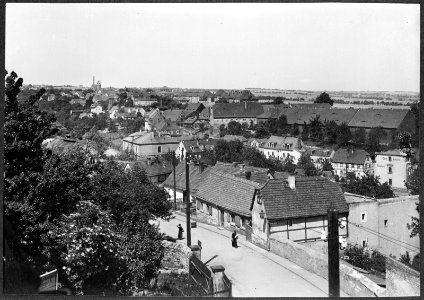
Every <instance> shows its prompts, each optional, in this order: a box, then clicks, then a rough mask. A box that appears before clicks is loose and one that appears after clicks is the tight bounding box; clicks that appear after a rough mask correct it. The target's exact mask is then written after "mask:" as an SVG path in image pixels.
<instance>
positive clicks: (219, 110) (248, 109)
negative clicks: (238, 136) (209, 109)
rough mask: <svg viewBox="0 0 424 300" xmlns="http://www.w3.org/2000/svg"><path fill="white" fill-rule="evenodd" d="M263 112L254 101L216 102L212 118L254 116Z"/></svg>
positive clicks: (259, 105)
mask: <svg viewBox="0 0 424 300" xmlns="http://www.w3.org/2000/svg"><path fill="white" fill-rule="evenodd" d="M263 112H264V109H263V107H262V105H261V104H259V103H256V102H253V103H252V102H244V103H216V104H215V105H214V107H213V116H214V118H256V117H257V116H259V115H260V114H262V113H263Z"/></svg>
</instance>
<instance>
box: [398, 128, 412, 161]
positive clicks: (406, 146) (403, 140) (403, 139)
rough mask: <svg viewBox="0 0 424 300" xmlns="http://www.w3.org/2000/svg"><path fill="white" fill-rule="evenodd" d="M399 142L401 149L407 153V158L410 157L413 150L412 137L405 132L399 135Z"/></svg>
mask: <svg viewBox="0 0 424 300" xmlns="http://www.w3.org/2000/svg"><path fill="white" fill-rule="evenodd" d="M398 140H399V149H400V150H403V151H405V153H406V154H407V156H408V157H410V156H411V150H412V135H411V134H410V133H409V132H407V131H403V132H401V133H399V135H398Z"/></svg>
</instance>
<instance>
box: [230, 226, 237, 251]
mask: <svg viewBox="0 0 424 300" xmlns="http://www.w3.org/2000/svg"><path fill="white" fill-rule="evenodd" d="M237 239H238V235H237V231H236V230H234V232H233V234H232V235H231V244H232V246H233V247H234V248H237Z"/></svg>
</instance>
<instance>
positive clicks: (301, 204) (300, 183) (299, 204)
mask: <svg viewBox="0 0 424 300" xmlns="http://www.w3.org/2000/svg"><path fill="white" fill-rule="evenodd" d="M295 185H296V188H295V189H291V188H290V187H289V185H288V183H287V181H286V180H284V179H275V180H270V181H268V183H267V184H266V185H265V186H264V187H263V188H262V189H261V198H262V201H263V205H264V207H265V213H266V216H267V218H268V219H269V220H279V219H290V218H301V217H311V216H323V215H327V210H328V209H329V208H335V209H337V211H338V213H347V212H349V207H348V205H347V203H346V200H345V197H344V195H343V192H342V190H341V188H340V186H339V185H338V184H337V183H334V182H331V181H330V180H328V179H326V178H324V177H318V176H317V177H315V176H306V177H296V180H295Z"/></svg>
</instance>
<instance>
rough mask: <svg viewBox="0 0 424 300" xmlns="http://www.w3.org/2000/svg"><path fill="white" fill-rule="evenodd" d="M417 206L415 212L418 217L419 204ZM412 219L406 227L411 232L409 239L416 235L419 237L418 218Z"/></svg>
mask: <svg viewBox="0 0 424 300" xmlns="http://www.w3.org/2000/svg"><path fill="white" fill-rule="evenodd" d="M416 204H417V208H416V209H417V212H418V215H420V204H419V203H416ZM411 219H412V223H411V224H407V227H408V229H409V230H411V235H410V237H414V236H416V235H418V236H420V218H419V217H418V218H417V217H411Z"/></svg>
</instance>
